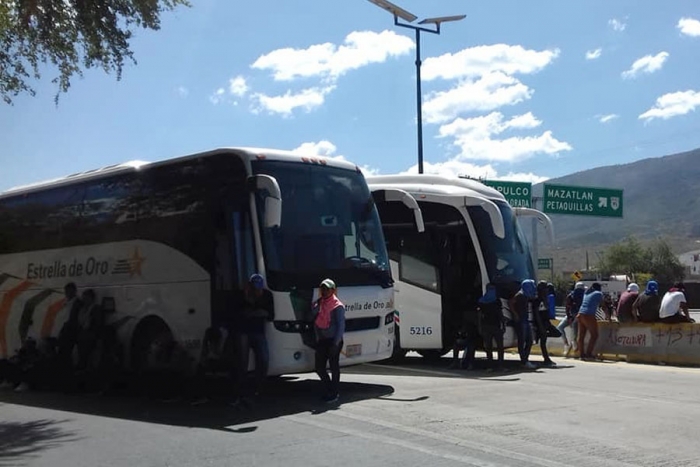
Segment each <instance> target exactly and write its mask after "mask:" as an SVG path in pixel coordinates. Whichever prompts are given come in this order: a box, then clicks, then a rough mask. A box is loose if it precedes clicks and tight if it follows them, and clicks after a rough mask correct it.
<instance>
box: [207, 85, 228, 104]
mask: <svg viewBox="0 0 700 467" xmlns="http://www.w3.org/2000/svg"><path fill="white" fill-rule="evenodd" d="M225 99H226V90H225V89H224V88H219V89H217V90H216V91H214V94H212V95H211V96H209V101H211V103H212V104H214V105H216V104H220V103H222V102H223V101H224V100H225Z"/></svg>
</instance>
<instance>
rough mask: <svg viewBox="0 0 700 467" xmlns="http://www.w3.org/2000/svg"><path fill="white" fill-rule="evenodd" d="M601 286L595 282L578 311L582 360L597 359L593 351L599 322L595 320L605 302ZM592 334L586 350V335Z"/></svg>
mask: <svg viewBox="0 0 700 467" xmlns="http://www.w3.org/2000/svg"><path fill="white" fill-rule="evenodd" d="M600 290H601V286H600V284H599V283H598V282H594V283H593V285H591V288H590V289H588V290H587V291H586V293H585V295H584V296H583V302H582V303H581V308H579V310H578V316H577V317H576V320H577V321H578V348H579V351H580V352H581V355H580V358H581V360H588V359H593V358H595V357H594V356H593V349H594V348H595V344H596V341H597V340H598V322H597V321H596V318H595V313H596V311H597V310H598V307H599V306H600V302H601V301H602V300H603V292H601V291H600ZM588 333H590V334H591V337H590V339H589V340H588V347H587V348H584V346H583V344H584V342H585V339H586V334H588Z"/></svg>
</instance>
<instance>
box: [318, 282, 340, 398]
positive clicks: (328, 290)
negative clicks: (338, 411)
mask: <svg viewBox="0 0 700 467" xmlns="http://www.w3.org/2000/svg"><path fill="white" fill-rule="evenodd" d="M336 292H337V289H336V286H335V282H333V281H332V280H331V279H324V280H323V281H322V282H321V285H320V287H319V292H318V295H319V298H318V300H316V302H315V303H314V305H313V312H314V315H315V319H314V329H315V332H316V373H317V374H318V377H319V378H320V379H321V381H322V382H323V385H324V389H325V394H324V396H323V400H324V401H325V402H329V403H330V402H336V401H337V400H338V397H339V394H338V389H339V388H338V386H339V384H340V351H341V350H342V348H343V334H344V333H345V305H343V303H342V302H341V301H340V300H339V299H338V297H337V296H336ZM326 365H328V366H329V367H330V370H331V376H330V377H329V376H328V371H327V370H326Z"/></svg>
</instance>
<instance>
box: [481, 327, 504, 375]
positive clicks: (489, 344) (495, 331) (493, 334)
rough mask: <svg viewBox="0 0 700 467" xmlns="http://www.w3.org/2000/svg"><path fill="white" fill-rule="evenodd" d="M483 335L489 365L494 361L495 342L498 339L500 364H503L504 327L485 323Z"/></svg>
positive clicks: (482, 328)
mask: <svg viewBox="0 0 700 467" xmlns="http://www.w3.org/2000/svg"><path fill="white" fill-rule="evenodd" d="M481 336H482V337H483V339H484V350H485V351H486V359H487V360H488V362H489V366H490V365H491V363H492V362H493V342H494V341H496V351H497V352H498V366H499V367H501V366H503V353H504V352H503V329H501V327H500V326H498V325H484V326H482V327H481Z"/></svg>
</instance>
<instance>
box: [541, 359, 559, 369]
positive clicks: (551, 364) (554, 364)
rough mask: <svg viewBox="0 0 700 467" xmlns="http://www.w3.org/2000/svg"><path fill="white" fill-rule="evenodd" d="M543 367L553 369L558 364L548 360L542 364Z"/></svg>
mask: <svg viewBox="0 0 700 467" xmlns="http://www.w3.org/2000/svg"><path fill="white" fill-rule="evenodd" d="M542 366H546V367H549V368H551V367H553V366H557V364H556V363H554V362H553V361H552V360H546V361H545V362H544V363H542Z"/></svg>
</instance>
